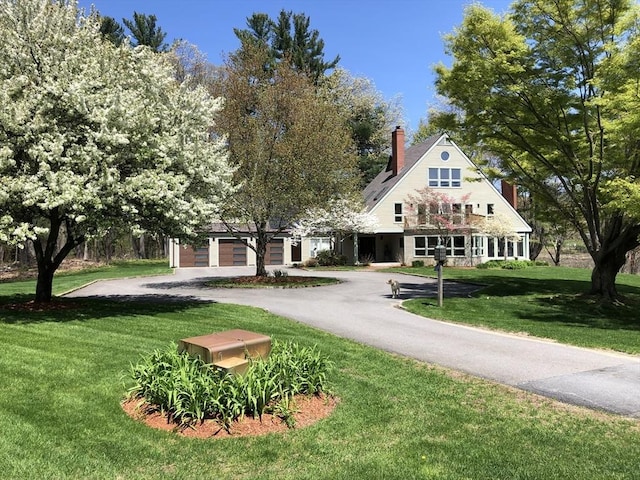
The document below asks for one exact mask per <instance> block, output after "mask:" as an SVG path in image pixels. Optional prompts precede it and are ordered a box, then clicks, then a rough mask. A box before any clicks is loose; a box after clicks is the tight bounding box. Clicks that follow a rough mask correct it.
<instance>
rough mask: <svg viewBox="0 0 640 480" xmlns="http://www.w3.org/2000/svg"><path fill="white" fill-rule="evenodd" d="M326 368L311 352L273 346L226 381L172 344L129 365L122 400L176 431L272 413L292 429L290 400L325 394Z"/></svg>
mask: <svg viewBox="0 0 640 480" xmlns="http://www.w3.org/2000/svg"><path fill="white" fill-rule="evenodd" d="M332 367H333V364H332V363H331V362H330V361H329V360H328V359H326V358H325V357H323V356H322V355H320V353H319V352H318V351H317V350H316V347H313V348H309V347H300V346H298V345H297V344H295V343H291V342H287V343H280V342H277V341H276V342H274V344H273V348H272V351H271V354H270V356H269V358H267V359H261V358H257V359H252V360H250V362H249V367H248V369H247V371H246V372H245V374H244V375H232V374H230V373H227V372H225V371H223V370H219V369H217V368H215V367H214V366H212V365H210V364H206V363H204V362H203V361H202V360H201V359H200V358H196V357H191V356H189V355H188V354H187V353H186V352H182V353H178V352H177V347H176V345H175V344H172V345H171V346H170V347H169V348H167V349H166V350H164V351H160V350H156V351H154V352H153V353H151V354H150V355H147V356H144V357H143V358H142V359H141V361H140V362H139V363H138V364H137V365H131V367H130V372H129V376H130V378H131V379H132V380H133V382H134V385H133V386H132V387H131V388H130V389H129V390H128V394H129V396H130V397H133V398H140V399H144V400H145V402H147V403H148V404H150V405H152V406H153V408H157V409H158V410H160V411H162V412H165V413H167V415H168V417H169V419H170V420H172V421H176V422H178V423H179V424H180V425H182V426H188V425H190V424H192V423H195V422H197V421H202V420H204V419H206V418H212V419H216V420H218V421H219V422H220V423H221V424H222V425H223V426H224V427H225V428H227V429H228V427H229V425H230V424H231V422H233V421H234V420H235V419H236V418H238V417H240V416H241V415H251V416H256V415H257V416H259V417H261V416H262V415H263V414H264V413H275V414H277V415H278V416H280V417H281V418H283V420H284V421H285V423H286V424H287V425H289V426H292V425H293V417H292V410H291V401H292V399H293V397H294V396H295V395H298V394H307V395H312V394H320V393H321V392H328V382H327V375H328V373H329V372H330V370H331V369H332Z"/></svg>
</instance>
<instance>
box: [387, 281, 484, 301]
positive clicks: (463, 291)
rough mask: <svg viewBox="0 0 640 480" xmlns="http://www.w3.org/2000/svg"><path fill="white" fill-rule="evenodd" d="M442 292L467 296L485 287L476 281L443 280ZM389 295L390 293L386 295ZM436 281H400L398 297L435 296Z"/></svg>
mask: <svg viewBox="0 0 640 480" xmlns="http://www.w3.org/2000/svg"><path fill="white" fill-rule="evenodd" d="M442 286H443V289H444V290H443V294H444V296H445V297H469V296H471V295H472V294H473V293H474V292H477V291H478V290H482V289H484V288H485V286H484V285H479V284H477V283H466V282H454V281H451V280H445V281H444V282H443V284H442ZM387 296H388V297H391V294H389V295H387ZM437 296H438V282H437V281H428V282H421V283H418V282H400V295H399V297H398V298H400V299H403V300H410V299H413V298H424V297H428V298H429V297H437Z"/></svg>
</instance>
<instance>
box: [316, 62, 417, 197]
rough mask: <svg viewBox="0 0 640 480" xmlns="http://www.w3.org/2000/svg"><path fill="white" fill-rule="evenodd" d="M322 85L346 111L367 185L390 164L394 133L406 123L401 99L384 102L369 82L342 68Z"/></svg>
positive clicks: (363, 182) (364, 181)
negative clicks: (394, 130) (392, 135)
mask: <svg viewBox="0 0 640 480" xmlns="http://www.w3.org/2000/svg"><path fill="white" fill-rule="evenodd" d="M320 86H321V88H322V90H323V92H324V94H325V95H326V96H327V98H329V99H330V100H331V101H332V102H333V103H335V104H336V105H337V106H338V107H339V108H340V110H341V111H343V112H344V116H345V118H346V119H347V125H348V127H349V129H350V130H351V137H352V139H353V141H354V143H355V146H356V151H357V154H358V168H359V170H360V172H361V174H362V181H361V183H362V185H363V186H365V185H367V184H368V183H369V182H370V181H371V180H372V179H373V178H374V177H375V176H376V175H378V174H379V173H380V172H381V171H382V169H383V168H384V167H385V165H386V164H387V162H388V161H389V154H390V151H391V145H390V143H391V131H392V130H393V129H394V128H395V127H396V126H397V125H403V124H404V120H403V112H402V105H401V102H400V99H399V98H398V97H396V98H392V99H390V100H387V99H385V98H384V97H383V95H382V93H380V92H379V91H378V90H376V87H375V85H374V83H373V82H372V81H371V80H370V79H368V78H366V77H354V76H353V75H351V74H350V73H349V72H348V71H347V70H345V69H343V68H337V69H335V70H334V71H333V72H332V73H331V75H328V76H326V77H325V78H324V79H323V81H322V82H321V85H320Z"/></svg>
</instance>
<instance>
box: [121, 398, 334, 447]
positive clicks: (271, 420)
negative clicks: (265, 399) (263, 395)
mask: <svg viewBox="0 0 640 480" xmlns="http://www.w3.org/2000/svg"><path fill="white" fill-rule="evenodd" d="M294 402H295V407H294V408H293V410H294V412H295V413H294V415H293V416H294V418H295V426H294V428H302V427H306V426H309V425H312V424H314V423H316V422H317V421H319V420H322V419H323V418H326V417H328V416H329V415H330V414H331V412H333V409H334V408H335V407H336V405H337V404H338V399H337V398H335V397H332V396H328V395H320V396H318V395H297V396H296V397H295V400H294ZM149 407H150V406H149V404H146V403H144V402H142V403H141V401H140V400H139V399H130V400H125V401H124V402H122V409H123V410H124V411H125V412H126V413H127V415H129V416H130V417H131V418H133V419H135V420H138V421H141V422H143V423H144V424H146V425H147V426H149V427H151V428H157V429H159V430H166V431H173V432H175V433H176V434H178V435H181V436H183V437H193V438H228V437H245V436H258V435H266V434H268V433H282V432H286V431H287V430H290V429H289V427H287V425H286V424H285V423H284V422H283V421H282V419H280V418H279V417H277V416H275V415H271V414H269V415H267V414H265V415H263V416H262V420H260V419H259V418H258V417H256V418H253V417H243V418H240V419H238V420H236V421H234V422H233V424H232V425H231V427H230V428H229V432H227V431H226V430H225V429H224V428H223V427H222V426H221V425H220V424H219V423H218V422H216V421H215V420H205V421H204V422H202V423H197V424H195V425H193V426H191V427H187V428H181V427H180V426H179V425H178V424H177V423H175V422H170V421H169V420H168V418H167V416H166V415H163V414H161V413H160V412H157V411H153V409H152V408H149Z"/></svg>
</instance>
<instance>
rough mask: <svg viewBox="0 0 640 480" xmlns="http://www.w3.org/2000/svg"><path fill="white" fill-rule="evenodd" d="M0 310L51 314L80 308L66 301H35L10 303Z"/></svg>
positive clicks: (74, 303)
mask: <svg viewBox="0 0 640 480" xmlns="http://www.w3.org/2000/svg"><path fill="white" fill-rule="evenodd" d="M0 308H4V309H5V310H15V311H20V312H51V311H60V310H74V309H76V308H79V304H78V303H77V302H73V301H68V300H64V299H52V300H51V301H50V302H46V303H43V302H34V301H33V300H31V301H29V302H24V303H10V304H8V305H4V306H2V307H0Z"/></svg>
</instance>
